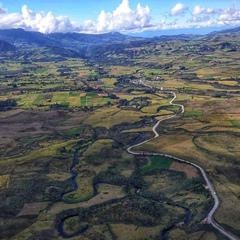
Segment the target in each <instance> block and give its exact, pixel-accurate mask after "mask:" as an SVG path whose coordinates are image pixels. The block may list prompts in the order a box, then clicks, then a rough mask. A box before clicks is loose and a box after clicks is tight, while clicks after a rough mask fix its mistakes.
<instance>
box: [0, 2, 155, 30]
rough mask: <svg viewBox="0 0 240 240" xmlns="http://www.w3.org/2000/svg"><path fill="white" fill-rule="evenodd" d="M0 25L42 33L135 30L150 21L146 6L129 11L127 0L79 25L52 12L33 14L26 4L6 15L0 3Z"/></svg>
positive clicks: (146, 26) (149, 23)
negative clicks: (18, 11)
mask: <svg viewBox="0 0 240 240" xmlns="http://www.w3.org/2000/svg"><path fill="white" fill-rule="evenodd" d="M0 14H1V17H0V28H23V29H25V30H29V31H39V32H43V33H51V32H73V31H76V32H90V33H103V32H110V31H128V30H137V29H139V30H140V29H143V28H148V27H152V26H154V24H153V23H152V22H151V17H150V8H149V7H148V6H146V7H143V6H141V4H138V5H137V6H136V9H134V10H132V9H131V8H130V6H129V0H122V3H121V4H120V5H119V6H118V7H117V8H116V9H115V10H114V11H113V12H105V11H104V10H102V11H101V13H100V14H99V16H98V18H97V21H96V22H94V21H92V20H86V21H84V22H83V23H81V24H77V23H75V22H72V21H70V19H69V18H68V17H66V16H55V15H54V14H53V13H52V12H47V13H45V12H38V13H35V12H33V11H32V10H31V9H29V8H28V7H27V6H26V5H24V6H23V7H22V11H21V14H19V13H15V14H9V13H8V12H7V11H6V10H5V9H3V8H2V6H1V5H0Z"/></svg>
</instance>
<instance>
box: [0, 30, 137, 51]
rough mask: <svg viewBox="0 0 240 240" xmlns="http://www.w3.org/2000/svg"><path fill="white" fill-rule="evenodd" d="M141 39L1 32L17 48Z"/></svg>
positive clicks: (5, 39) (1, 35) (120, 35)
mask: <svg viewBox="0 0 240 240" xmlns="http://www.w3.org/2000/svg"><path fill="white" fill-rule="evenodd" d="M137 39H141V38H138V37H137V38H136V37H131V36H127V35H123V34H120V33H117V32H113V33H106V34H83V33H51V34H43V33H40V32H30V31H25V30H23V29H20V28H19V29H5V30H0V40H3V41H6V42H9V43H10V44H12V45H14V46H16V47H17V48H26V47H45V46H54V47H65V48H72V49H75V50H76V49H82V48H83V47H86V46H89V45H103V44H111V43H119V42H129V41H132V40H137Z"/></svg>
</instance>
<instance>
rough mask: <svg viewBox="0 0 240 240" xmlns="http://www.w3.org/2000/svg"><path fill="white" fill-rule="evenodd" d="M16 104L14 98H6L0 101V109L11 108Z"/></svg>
mask: <svg viewBox="0 0 240 240" xmlns="http://www.w3.org/2000/svg"><path fill="white" fill-rule="evenodd" d="M16 106H17V101H16V100H15V99H7V100H2V101H0V111H6V110H11V109H13V107H16Z"/></svg>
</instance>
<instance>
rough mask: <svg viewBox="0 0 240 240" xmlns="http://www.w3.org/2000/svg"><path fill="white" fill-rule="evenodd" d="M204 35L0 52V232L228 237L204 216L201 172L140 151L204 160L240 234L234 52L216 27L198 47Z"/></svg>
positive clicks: (226, 223) (14, 235) (224, 220)
mask: <svg viewBox="0 0 240 240" xmlns="http://www.w3.org/2000/svg"><path fill="white" fill-rule="evenodd" d="M227 40H228V41H230V40H229V39H227ZM206 41H207V40H206V39H205V40H204V39H202V40H201V39H200V40H198V41H197V40H196V41H194V40H192V41H189V42H187V43H186V41H183V40H172V41H168V42H166V41H165V42H164V41H159V42H158V41H157V40H154V44H149V43H148V42H146V43H145V44H141V45H140V46H139V47H137V48H136V47H134V46H132V45H130V46H129V45H127V44H126V46H125V50H124V51H123V53H122V54H121V55H116V54H115V53H114V52H111V51H109V52H107V53H106V54H105V55H102V58H100V57H99V56H100V55H101V54H100V55H99V56H98V57H96V56H94V55H93V56H92V59H78V58H66V57H64V58H60V59H59V56H51V61H48V59H47V58H41V59H40V60H39V56H40V55H36V54H35V55H31V54H27V53H24V52H22V53H21V54H22V56H21V54H20V53H19V54H18V55H17V56H18V57H16V56H14V54H12V53H11V54H10V53H9V54H2V55H1V56H0V58H1V59H0V60H1V66H0V70H1V71H0V92H1V95H0V153H1V155H0V209H1V211H0V239H18V240H19V239H59V240H60V239H63V238H66V237H67V238H69V239H162V238H164V237H169V238H171V239H224V236H222V235H221V234H220V233H218V232H217V231H216V230H214V229H213V228H212V227H211V226H210V225H209V224H208V223H206V221H205V219H206V216H207V214H208V212H209V211H210V209H211V208H212V206H213V199H212V197H211V194H210V193H209V191H208V189H207V188H206V185H205V182H204V180H203V179H202V177H201V174H200V173H199V172H198V171H197V169H196V168H194V167H193V166H191V165H188V164H185V163H180V162H176V161H175V160H173V159H171V158H166V157H160V156H154V155H146V154H144V153H165V154H169V155H172V156H175V157H179V158H182V159H186V160H187V161H191V162H193V163H197V164H198V165H200V166H201V167H202V168H203V169H204V170H205V171H206V173H207V175H208V177H209V179H210V180H211V182H212V183H213V186H214V188H215V190H216V193H217V195H218V197H219V199H220V201H221V204H220V207H219V209H218V210H217V212H216V213H215V215H214V219H215V220H216V221H217V222H218V223H219V224H220V225H221V226H223V227H224V228H225V229H226V230H228V231H229V232H232V233H233V234H234V235H236V236H240V228H239V226H240V218H239V216H240V185H239V183H240V163H239V159H240V151H239V144H240V129H239V126H240V117H239V113H240V102H239V99H240V96H239V81H240V80H239V67H240V66H239V65H240V60H239V59H240V58H239V52H238V51H232V49H230V50H229V49H226V48H221V46H222V45H221V43H222V42H221V41H224V36H221V38H220V40H219V39H218V41H219V42H217V43H219V44H220V45H219V46H220V47H218V45H217V43H216V41H217V40H216V41H215V42H214V41H212V40H211V39H210V40H208V41H207V44H208V45H209V49H210V47H211V49H213V48H214V51H213V50H211V49H210V50H209V49H207V48H206V49H205V51H202V50H201V51H200V49H201V48H200V47H199V45H200V46H201V44H203V43H205V42H206ZM234 41H236V40H234ZM234 44H239V43H238V42H234ZM237 46H238V45H237ZM26 51H27V50H26ZM35 51H38V50H35ZM39 51H40V50H39ZM101 51H103V50H101ZM38 54H39V53H38ZM36 56H37V57H36ZM23 59H25V61H23ZM54 59H55V60H54ZM169 91H173V92H175V93H176V95H177V98H176V100H175V102H177V103H179V104H182V105H184V107H185V112H184V113H181V109H180V107H178V106H173V105H170V104H169V102H170V101H171V99H172V95H171V94H169ZM173 114H176V116H177V117H175V118H171V119H168V120H165V121H162V122H161V124H160V125H159V126H158V128H157V131H158V132H159V134H160V136H159V137H158V138H155V139H153V140H151V141H149V142H147V143H145V144H143V145H141V146H138V147H136V148H135V149H134V150H135V151H136V150H138V151H139V152H140V153H142V154H140V155H131V154H129V153H127V151H126V149H127V148H128V147H129V146H131V145H134V144H137V143H140V142H143V141H144V140H147V139H150V138H152V137H153V136H154V134H153V132H152V127H153V126H154V125H155V123H156V122H157V120H158V119H163V118H167V117H169V116H171V115H173Z"/></svg>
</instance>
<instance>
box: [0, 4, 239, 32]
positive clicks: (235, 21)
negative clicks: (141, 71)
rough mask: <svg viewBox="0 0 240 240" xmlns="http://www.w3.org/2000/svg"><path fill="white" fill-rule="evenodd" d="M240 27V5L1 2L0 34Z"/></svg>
mask: <svg viewBox="0 0 240 240" xmlns="http://www.w3.org/2000/svg"><path fill="white" fill-rule="evenodd" d="M237 26H240V0H238V1H234V0H207V1H203V0H201V1H200V0H196V1H192V0H182V1H175V0H85V1H83V0H71V1H69V0H17V1H16V0H0V29H10V28H23V29H25V30H27V31H39V32H42V33H53V32H83V33H93V34H96V33H106V32H121V33H141V32H149V31H157V30H178V29H185V30H186V32H187V31H188V30H189V29H203V28H213V27H215V28H216V27H219V28H226V27H229V28H230V27H237Z"/></svg>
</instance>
